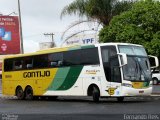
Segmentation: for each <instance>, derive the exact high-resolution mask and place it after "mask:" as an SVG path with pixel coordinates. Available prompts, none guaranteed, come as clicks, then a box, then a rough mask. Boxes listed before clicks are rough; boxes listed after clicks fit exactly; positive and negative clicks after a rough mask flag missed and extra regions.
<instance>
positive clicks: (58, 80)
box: [48, 67, 70, 90]
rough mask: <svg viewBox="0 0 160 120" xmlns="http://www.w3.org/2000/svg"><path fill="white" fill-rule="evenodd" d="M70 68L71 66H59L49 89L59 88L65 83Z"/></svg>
mask: <svg viewBox="0 0 160 120" xmlns="http://www.w3.org/2000/svg"><path fill="white" fill-rule="evenodd" d="M69 70H70V67H66V68H59V69H58V71H57V73H56V76H55V78H54V80H53V81H52V83H51V85H50V87H49V89H48V90H57V89H58V88H59V87H60V86H61V85H62V84H63V82H64V80H65V78H66V77H67V75H68V72H69Z"/></svg>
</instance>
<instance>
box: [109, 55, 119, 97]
mask: <svg viewBox="0 0 160 120" xmlns="http://www.w3.org/2000/svg"><path fill="white" fill-rule="evenodd" d="M110 68H111V76H110V77H111V79H110V82H111V87H110V90H109V94H110V96H120V95H121V81H122V80H121V72H120V67H119V61H118V55H115V56H112V57H110Z"/></svg>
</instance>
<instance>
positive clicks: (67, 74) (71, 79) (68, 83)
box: [48, 66, 83, 90]
mask: <svg viewBox="0 0 160 120" xmlns="http://www.w3.org/2000/svg"><path fill="white" fill-rule="evenodd" d="M82 68H83V66H76V67H63V68H59V69H58V71H57V73H56V76H55V78H54V80H53V82H52V83H51V85H50V86H49V88H48V90H68V89H70V88H71V87H72V86H73V85H74V84H75V82H76V81H77V79H78V76H79V75H80V73H81V71H82Z"/></svg>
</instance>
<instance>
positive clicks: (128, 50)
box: [118, 45, 147, 56]
mask: <svg viewBox="0 0 160 120" xmlns="http://www.w3.org/2000/svg"><path fill="white" fill-rule="evenodd" d="M118 48H119V51H120V53H125V54H127V55H140V56H147V53H146V51H145V49H144V48H143V47H141V46H133V45H119V46H118Z"/></svg>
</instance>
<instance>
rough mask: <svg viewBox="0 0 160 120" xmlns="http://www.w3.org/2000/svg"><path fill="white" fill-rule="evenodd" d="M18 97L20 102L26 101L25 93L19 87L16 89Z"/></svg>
mask: <svg viewBox="0 0 160 120" xmlns="http://www.w3.org/2000/svg"><path fill="white" fill-rule="evenodd" d="M16 96H17V98H18V99H19V100H23V99H24V92H23V89H22V87H20V86H19V87H17V89H16Z"/></svg>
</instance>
